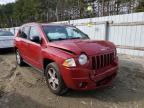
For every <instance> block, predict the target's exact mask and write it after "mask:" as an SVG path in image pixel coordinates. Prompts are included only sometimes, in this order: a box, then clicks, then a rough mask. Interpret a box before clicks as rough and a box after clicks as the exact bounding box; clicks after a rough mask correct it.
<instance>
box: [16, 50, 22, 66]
mask: <svg viewBox="0 0 144 108" xmlns="http://www.w3.org/2000/svg"><path fill="white" fill-rule="evenodd" d="M16 61H17V64H18V65H19V66H22V65H23V64H24V62H23V59H22V57H21V56H20V53H19V50H18V49H17V50H16Z"/></svg>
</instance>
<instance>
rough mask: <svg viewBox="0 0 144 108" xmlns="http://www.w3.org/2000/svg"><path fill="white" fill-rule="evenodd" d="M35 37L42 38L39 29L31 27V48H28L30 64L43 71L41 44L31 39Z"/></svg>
mask: <svg viewBox="0 0 144 108" xmlns="http://www.w3.org/2000/svg"><path fill="white" fill-rule="evenodd" d="M33 36H39V37H40V38H41V36H40V33H39V29H38V27H36V26H31V28H30V33H29V42H28V43H29V46H28V58H29V63H30V64H31V65H32V66H34V67H36V68H38V69H42V59H41V44H39V43H36V42H32V41H31V38H32V37H33Z"/></svg>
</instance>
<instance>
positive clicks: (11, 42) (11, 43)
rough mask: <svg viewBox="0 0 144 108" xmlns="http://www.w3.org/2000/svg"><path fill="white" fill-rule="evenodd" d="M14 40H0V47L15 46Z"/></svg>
mask: <svg viewBox="0 0 144 108" xmlns="http://www.w3.org/2000/svg"><path fill="white" fill-rule="evenodd" d="M13 47H14V40H0V49H4V48H13Z"/></svg>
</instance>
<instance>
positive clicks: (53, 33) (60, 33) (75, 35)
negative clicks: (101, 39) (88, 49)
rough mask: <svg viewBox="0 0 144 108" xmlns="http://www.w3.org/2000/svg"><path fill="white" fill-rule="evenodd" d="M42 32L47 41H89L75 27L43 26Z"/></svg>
mask: <svg viewBox="0 0 144 108" xmlns="http://www.w3.org/2000/svg"><path fill="white" fill-rule="evenodd" d="M43 30H44V32H45V34H46V36H47V38H48V40H49V41H58V40H67V39H89V37H88V36H87V35H86V34H84V33H83V32H81V31H80V30H79V29H77V28H75V27H67V26H52V25H50V26H49V25H48V26H43Z"/></svg>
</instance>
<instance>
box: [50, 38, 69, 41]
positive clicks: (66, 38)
mask: <svg viewBox="0 0 144 108" xmlns="http://www.w3.org/2000/svg"><path fill="white" fill-rule="evenodd" d="M66 39H67V38H57V39H51V40H50V41H59V40H66Z"/></svg>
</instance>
